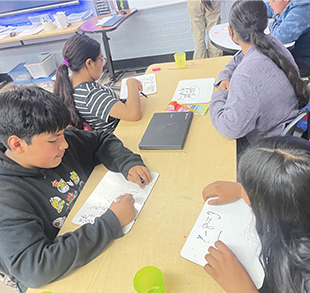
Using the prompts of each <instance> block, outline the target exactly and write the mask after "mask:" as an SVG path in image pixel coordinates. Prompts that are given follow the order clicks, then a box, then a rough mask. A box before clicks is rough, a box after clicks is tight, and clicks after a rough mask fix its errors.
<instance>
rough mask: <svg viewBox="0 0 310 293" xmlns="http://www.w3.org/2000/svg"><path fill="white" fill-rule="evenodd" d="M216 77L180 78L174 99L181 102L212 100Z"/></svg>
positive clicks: (190, 102)
mask: <svg viewBox="0 0 310 293" xmlns="http://www.w3.org/2000/svg"><path fill="white" fill-rule="evenodd" d="M214 82H215V78H213V77H211V78H200V79H186V80H180V81H179V83H178V86H177V88H176V90H175V92H174V95H173V98H172V101H177V102H178V103H179V104H203V103H209V102H210V101H211V96H212V93H213V90H214Z"/></svg>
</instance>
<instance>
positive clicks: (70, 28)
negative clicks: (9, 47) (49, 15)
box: [0, 22, 83, 49]
mask: <svg viewBox="0 0 310 293" xmlns="http://www.w3.org/2000/svg"><path fill="white" fill-rule="evenodd" d="M82 23H83V22H77V23H72V24H70V25H69V26H68V27H67V28H66V29H63V30H62V29H59V28H57V27H56V26H55V27H54V29H52V30H50V31H46V30H44V29H43V30H41V31H40V32H39V33H37V34H35V35H30V36H24V37H21V38H19V37H18V35H19V34H20V33H17V35H16V36H14V37H10V36H7V37H5V38H4V39H2V40H0V45H1V44H7V43H14V42H19V45H21V46H24V45H25V43H24V42H25V41H28V40H34V39H40V38H48V37H55V36H61V35H66V34H73V33H75V32H76V31H77V30H78V29H79V28H80V25H81V24H82ZM4 49H5V48H4Z"/></svg>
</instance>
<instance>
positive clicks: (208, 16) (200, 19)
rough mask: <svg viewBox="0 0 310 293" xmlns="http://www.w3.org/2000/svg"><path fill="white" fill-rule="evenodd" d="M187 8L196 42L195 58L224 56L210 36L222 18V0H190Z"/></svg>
mask: <svg viewBox="0 0 310 293" xmlns="http://www.w3.org/2000/svg"><path fill="white" fill-rule="evenodd" d="M187 9H188V13H189V16H190V19H191V27H192V33H193V36H194V42H195V52H194V56H193V59H204V58H208V57H209V58H212V57H218V56H222V55H223V52H222V51H221V50H219V49H217V48H216V47H214V46H213V45H212V44H211V41H210V38H209V32H210V30H211V28H212V27H213V26H214V25H216V24H217V23H218V21H219V18H220V13H221V1H212V0H211V1H210V0H189V1H188V2H187ZM206 30H207V33H208V49H207V47H206Z"/></svg>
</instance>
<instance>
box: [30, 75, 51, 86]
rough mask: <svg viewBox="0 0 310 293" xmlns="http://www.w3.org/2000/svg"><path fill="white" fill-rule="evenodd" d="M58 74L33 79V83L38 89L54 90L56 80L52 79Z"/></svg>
mask: <svg viewBox="0 0 310 293" xmlns="http://www.w3.org/2000/svg"><path fill="white" fill-rule="evenodd" d="M55 73H56V72H53V73H52V74H51V75H50V76H49V77H44V78H38V79H32V80H31V82H32V83H33V84H35V85H36V86H38V87H42V88H53V87H54V83H55V82H54V80H53V79H52V78H53V76H54V75H55Z"/></svg>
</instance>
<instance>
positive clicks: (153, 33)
mask: <svg viewBox="0 0 310 293" xmlns="http://www.w3.org/2000/svg"><path fill="white" fill-rule="evenodd" d="M232 3H233V1H223V2H222V12H221V18H222V21H223V22H226V21H227V20H228V11H229V9H230V7H231V5H232ZM89 36H91V37H94V38H96V39H97V40H98V41H99V42H101V34H89ZM108 36H109V38H110V47H111V52H112V58H113V60H123V59H128V58H129V59H132V58H141V57H148V56H157V55H165V54H170V53H175V52H178V51H185V52H190V51H193V50H194V42H193V37H192V33H191V27H190V19H189V15H188V12H187V4H186V3H179V4H175V5H170V6H163V7H158V8H152V9H145V10H141V11H139V12H138V13H136V14H135V15H133V16H132V17H131V18H129V19H128V20H126V22H124V24H122V25H121V26H120V27H119V28H118V29H117V30H115V31H112V32H110V33H108ZM67 37H68V36H65V38H67ZM42 40H44V41H46V40H45V39H39V40H38V39H37V40H34V41H32V43H33V44H32V45H27V46H23V47H21V46H19V47H14V48H10V49H1V47H0V72H1V73H4V72H8V71H10V70H11V69H12V68H13V67H14V66H16V65H17V64H19V63H20V62H27V61H29V60H30V59H32V58H33V57H34V56H36V55H37V54H39V53H42V52H51V53H54V55H55V57H56V62H57V64H60V63H61V62H62V56H61V50H62V47H63V44H64V42H65V40H60V41H56V39H55V38H54V40H51V42H49V43H46V42H45V43H40V41H42ZM26 43H30V42H26ZM101 43H102V42H101Z"/></svg>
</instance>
